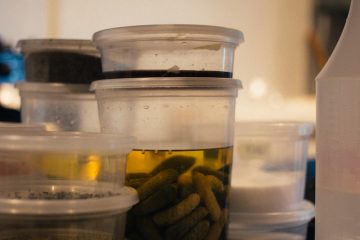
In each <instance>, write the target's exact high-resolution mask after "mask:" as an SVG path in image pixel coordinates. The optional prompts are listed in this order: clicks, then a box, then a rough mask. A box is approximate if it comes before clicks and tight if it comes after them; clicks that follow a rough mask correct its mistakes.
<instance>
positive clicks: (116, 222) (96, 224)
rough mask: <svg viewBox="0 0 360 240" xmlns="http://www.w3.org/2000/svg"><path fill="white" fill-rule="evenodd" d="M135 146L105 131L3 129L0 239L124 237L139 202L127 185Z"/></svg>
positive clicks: (70, 239) (127, 140) (0, 135)
mask: <svg viewBox="0 0 360 240" xmlns="http://www.w3.org/2000/svg"><path fill="white" fill-rule="evenodd" d="M132 142H133V139H131V138H122V137H119V136H114V135H109V134H100V133H93V134H90V133H87V134H86V133H70V132H62V133H60V132H57V133H55V132H47V131H38V130H36V129H33V131H30V130H29V129H27V130H26V131H24V130H23V129H21V128H18V129H13V130H12V131H11V132H10V131H6V132H3V131H0V159H1V165H2V167H1V171H0V239H13V240H23V239H59V240H60V239H64V240H65V239H66V240H75V239H84V240H95V239H96V240H99V239H103V240H105V239H106V240H113V239H124V228H125V217H126V216H125V214H126V212H127V210H128V209H129V208H130V207H131V206H132V205H134V204H135V203H136V202H137V201H138V198H137V194H136V191H135V190H134V189H132V188H129V187H125V186H124V181H125V161H126V154H127V153H128V151H129V150H130V149H131V146H132V145H133V143H132ZM84 162H87V163H89V164H87V165H86V167H87V168H86V169H84V168H82V166H84ZM64 166H66V171H67V175H66V176H62V177H61V176H59V174H58V172H57V171H62V168H63V167H64ZM49 167H50V168H51V169H53V171H49Z"/></svg>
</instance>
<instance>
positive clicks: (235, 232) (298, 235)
mask: <svg viewBox="0 0 360 240" xmlns="http://www.w3.org/2000/svg"><path fill="white" fill-rule="evenodd" d="M308 224H309V220H308V221H307V222H306V223H303V224H300V225H296V226H293V227H281V228H278V229H272V230H267V231H264V230H263V229H258V231H254V230H252V231H246V230H244V229H236V228H235V227H234V226H233V225H232V224H230V227H229V234H228V235H229V237H228V239H229V240H306V239H307V238H306V237H307V228H308Z"/></svg>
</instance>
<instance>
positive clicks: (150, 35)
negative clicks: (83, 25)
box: [93, 24, 243, 78]
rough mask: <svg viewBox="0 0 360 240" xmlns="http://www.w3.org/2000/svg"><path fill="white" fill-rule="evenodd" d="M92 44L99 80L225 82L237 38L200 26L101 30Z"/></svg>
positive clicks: (232, 31) (239, 38)
mask: <svg viewBox="0 0 360 240" xmlns="http://www.w3.org/2000/svg"><path fill="white" fill-rule="evenodd" d="M93 40H94V43H95V45H96V46H97V48H98V49H99V50H100V52H101V57H102V59H101V60H102V69H103V72H104V76H105V78H132V77H223V78H225V77H228V78H231V77H232V72H233V63H234V51H235V48H236V47H237V45H238V44H239V43H241V42H242V41H243V34H242V33H241V32H240V31H238V30H235V29H229V28H224V27H216V26H206V25H180V24H179V25H144V26H129V27H119V28H112V29H106V30H102V31H99V32H96V33H95V34H94V35H93Z"/></svg>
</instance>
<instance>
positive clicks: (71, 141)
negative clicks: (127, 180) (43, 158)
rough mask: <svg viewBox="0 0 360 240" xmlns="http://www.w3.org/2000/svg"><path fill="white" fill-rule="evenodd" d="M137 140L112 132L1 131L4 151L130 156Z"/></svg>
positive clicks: (0, 147)
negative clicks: (120, 154) (118, 154)
mask: <svg viewBox="0 0 360 240" xmlns="http://www.w3.org/2000/svg"><path fill="white" fill-rule="evenodd" d="M135 143H136V140H135V138H134V137H131V136H121V135H116V134H108V133H90V132H70V131H69V132H51V131H21V130H19V129H18V130H14V131H6V132H1V131H0V151H4V150H7V151H40V152H65V153H67V152H76V153H79V152H81V153H109V154H110V153H127V151H130V150H131V148H132V147H133V145H134V144H135Z"/></svg>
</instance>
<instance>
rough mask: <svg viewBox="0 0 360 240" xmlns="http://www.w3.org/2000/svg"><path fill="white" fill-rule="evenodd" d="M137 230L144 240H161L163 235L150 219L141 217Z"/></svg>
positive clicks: (138, 219) (138, 220)
mask: <svg viewBox="0 0 360 240" xmlns="http://www.w3.org/2000/svg"><path fill="white" fill-rule="evenodd" d="M137 228H138V230H139V232H140V234H141V236H142V237H143V238H144V239H147V240H161V239H162V237H161V234H160V232H159V230H158V229H157V228H156V226H155V224H154V222H153V221H152V220H151V218H149V217H144V216H141V217H139V218H137Z"/></svg>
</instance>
